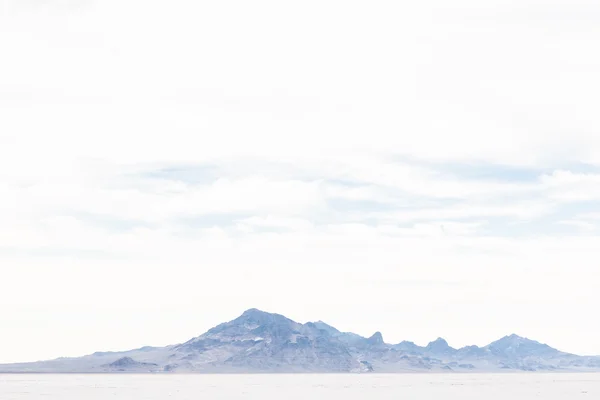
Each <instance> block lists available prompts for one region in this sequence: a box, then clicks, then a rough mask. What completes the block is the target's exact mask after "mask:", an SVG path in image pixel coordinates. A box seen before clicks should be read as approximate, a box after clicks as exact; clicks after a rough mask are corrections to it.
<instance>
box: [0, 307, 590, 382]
mask: <svg viewBox="0 0 600 400" xmlns="http://www.w3.org/2000/svg"><path fill="white" fill-rule="evenodd" d="M505 370H515V371H540V370H555V371H573V370H600V358H599V357H580V356H576V355H573V354H568V353H564V352H561V351H559V350H556V349H553V348H552V347H550V346H548V345H545V344H542V343H539V342H536V341H534V340H530V339H527V338H523V337H520V336H517V335H510V336H505V337H503V338H501V339H499V340H497V341H495V342H492V343H490V344H489V345H487V346H485V347H477V346H467V347H463V348H461V349H454V348H452V347H451V346H450V345H449V344H448V342H446V341H445V340H444V339H442V338H438V339H437V340H434V341H433V342H431V343H429V344H428V345H427V346H425V347H421V346H417V345H416V344H414V343H412V342H406V341H405V342H401V343H399V344H396V345H390V344H387V343H385V341H384V340H383V336H382V334H381V333H380V332H376V333H375V334H373V335H372V336H371V337H368V338H365V337H362V336H360V335H357V334H354V333H349V332H340V331H339V330H337V329H336V328H334V327H333V326H331V325H328V324H326V323H325V322H322V321H318V322H308V323H306V324H301V323H298V322H295V321H293V320H291V319H289V318H287V317H285V316H283V315H279V314H272V313H267V312H264V311H260V310H257V309H250V310H247V311H245V312H244V313H243V314H242V315H240V316H239V317H238V318H236V319H234V320H232V321H229V322H225V323H223V324H220V325H218V326H216V327H214V328H212V329H210V330H208V331H207V332H206V333H204V334H202V335H200V336H198V337H195V338H192V339H190V340H188V341H187V342H185V343H181V344H178V345H173V346H166V347H143V348H140V349H136V350H130V351H124V352H98V353H94V354H91V355H87V356H84V357H79V358H60V359H56V360H51V361H43V362H36V363H24V364H9V365H0V372H46V373H50V372H74V373H77V372H107V373H111V372H135V373H142V372H170V373H173V372H200V373H245V372H260V373H265V372H270V373H273V372H337V373H340V372H429V371H446V372H448V371H482V372H486V371H490V372H491V371H505Z"/></svg>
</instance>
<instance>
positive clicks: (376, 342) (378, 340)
mask: <svg viewBox="0 0 600 400" xmlns="http://www.w3.org/2000/svg"><path fill="white" fill-rule="evenodd" d="M367 342H368V343H369V344H370V345H373V346H381V345H383V344H385V343H384V341H383V335H382V334H381V332H375V333H374V334H373V336H371V337H370V338H368V339H367Z"/></svg>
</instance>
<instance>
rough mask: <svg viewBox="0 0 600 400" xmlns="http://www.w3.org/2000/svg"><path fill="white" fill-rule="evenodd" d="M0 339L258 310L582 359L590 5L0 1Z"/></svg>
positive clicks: (590, 300) (594, 258) (591, 81)
mask: <svg viewBox="0 0 600 400" xmlns="http://www.w3.org/2000/svg"><path fill="white" fill-rule="evenodd" d="M0 5H1V6H0V274H1V276H0V315H1V317H0V318H1V322H0V325H1V326H0V361H1V362H12V361H27V360H37V359H47V358H53V357H58V356H77V355H82V354H87V353H91V352H94V351H98V350H125V349H130V348H135V347H141V346H143V345H166V344H173V343H178V342H182V341H184V340H187V339H189V338H191V337H193V336H197V335H199V334H201V333H203V332H204V331H205V330H207V329H208V328H210V327H212V326H214V325H216V324H218V323H220V322H223V321H226V320H230V319H233V318H235V317H236V316H238V315H239V314H241V313H242V312H243V311H244V310H245V309H247V308H251V307H256V308H260V309H264V310H266V311H272V312H278V313H281V314H285V315H286V316H288V317H290V318H292V319H295V320H298V321H300V322H306V321H309V320H319V319H320V320H324V321H326V322H328V323H330V324H332V325H334V326H336V327H338V328H339V329H341V330H350V331H355V332H357V333H359V334H362V335H371V334H372V333H373V332H375V331H376V330H380V331H381V332H382V333H383V336H384V339H385V340H386V341H387V342H390V343H396V342H399V341H401V340H404V339H406V340H413V341H415V342H416V343H418V344H426V343H427V342H429V341H431V340H434V339H435V338H437V337H438V336H442V337H444V338H446V339H447V340H448V341H449V343H450V345H452V346H455V347H460V346H463V345H467V344H477V345H485V344H487V343H489V342H491V341H493V340H495V339H498V338H499V337H501V336H504V335H507V334H510V333H517V334H520V335H522V336H527V337H530V338H533V339H537V340H539V341H542V342H546V343H548V344H550V345H552V346H554V347H558V348H560V349H562V350H565V351H571V352H576V353H582V354H600V341H599V340H598V335H599V333H600V318H598V308H599V307H600V266H599V256H600V229H599V228H600V113H599V111H598V110H600V74H599V73H598V71H600V52H598V48H600V4H599V3H598V1H596V0H590V1H583V0H554V1H549V0H515V1H509V0H485V1H482V0H454V1H452V2H449V1H445V0H421V1H398V0H395V1H376V0H373V1H349V0H344V1H341V0H340V1H335V0H318V1H312V0H304V1H301V2H300V1H298V2H293V1H264V0H255V1H247V0H245V1H230V0H222V1H198V0H196V1H187V0H185V1H184V0H181V1H168V2H167V1H154V0H145V1H133V0H18V1H17V0H0Z"/></svg>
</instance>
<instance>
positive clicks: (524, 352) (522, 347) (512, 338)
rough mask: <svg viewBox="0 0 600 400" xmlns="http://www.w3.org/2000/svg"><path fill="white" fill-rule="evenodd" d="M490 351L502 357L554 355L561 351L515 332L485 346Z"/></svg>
mask: <svg viewBox="0 0 600 400" xmlns="http://www.w3.org/2000/svg"><path fill="white" fill-rule="evenodd" d="M486 348H487V349H489V350H490V351H491V352H492V353H494V354H496V355H501V356H504V357H517V356H518V357H525V356H534V355H535V356H555V355H559V354H562V352H560V351H558V350H556V349H554V348H552V347H550V346H548V345H547V344H543V343H540V342H537V341H535V340H531V339H528V338H525V337H522V336H519V335H516V334H514V333H513V334H511V335H508V336H504V337H503V338H501V339H498V340H496V341H495V342H492V343H490V344H488V345H487V346H486Z"/></svg>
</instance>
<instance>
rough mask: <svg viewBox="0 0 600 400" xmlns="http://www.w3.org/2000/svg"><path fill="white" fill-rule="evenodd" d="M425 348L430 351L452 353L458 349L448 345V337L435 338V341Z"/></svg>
mask: <svg viewBox="0 0 600 400" xmlns="http://www.w3.org/2000/svg"><path fill="white" fill-rule="evenodd" d="M425 350H427V351H430V352H432V353H444V354H445V353H452V352H454V351H456V350H455V349H453V348H452V347H450V345H448V342H447V341H446V339H444V338H441V337H439V338H437V339H435V340H434V341H433V342H430V343H429V344H428V345H427V347H425Z"/></svg>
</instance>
